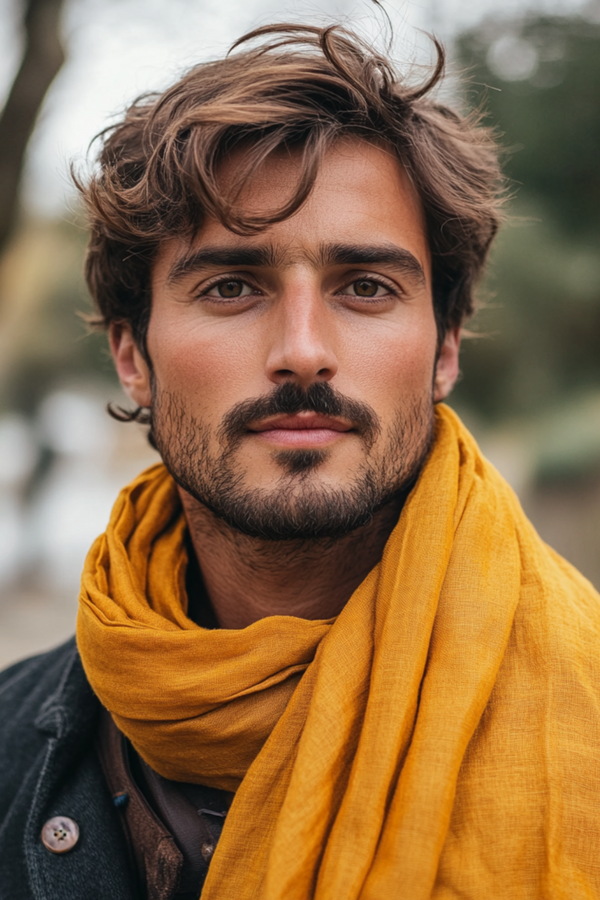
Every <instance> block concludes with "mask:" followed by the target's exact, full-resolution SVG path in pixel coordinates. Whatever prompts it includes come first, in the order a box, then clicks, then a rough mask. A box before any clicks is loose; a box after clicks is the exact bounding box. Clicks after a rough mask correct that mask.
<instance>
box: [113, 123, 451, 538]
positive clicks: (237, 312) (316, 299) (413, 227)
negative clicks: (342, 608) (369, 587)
mask: <svg viewBox="0 0 600 900" xmlns="http://www.w3.org/2000/svg"><path fill="white" fill-rule="evenodd" d="M235 162H236V159H235V157H234V158H232V159H231V160H230V161H229V162H228V164H227V165H226V166H225V167H224V169H223V172H222V176H223V178H224V179H225V180H227V178H228V177H230V175H231V174H232V173H233V172H234V171H235ZM297 174H298V158H297V156H295V155H293V154H292V155H283V154H281V155H279V156H277V157H276V158H275V159H274V160H273V161H272V162H271V161H270V162H269V163H268V165H267V166H265V168H264V170H263V171H261V172H260V173H259V174H258V175H257V176H256V177H255V178H254V179H253V180H252V182H251V184H249V185H247V187H246V188H245V191H244V194H243V195H242V202H243V204H244V205H245V206H246V207H247V208H248V209H249V210H251V211H252V212H258V211H265V210H271V209H273V208H278V207H279V206H280V205H281V204H282V203H283V202H284V201H285V200H286V199H288V197H289V195H290V192H291V188H292V187H293V185H294V184H295V180H296V177H297ZM430 268H431V266H430V255H429V249H428V244H427V239H426V234H425V226H424V219H423V213H422V209H421V205H420V202H419V199H418V196H417V194H416V191H415V190H414V188H413V187H412V185H411V183H410V181H409V179H408V177H407V175H406V173H405V172H404V170H403V169H402V167H401V166H400V164H399V163H398V161H397V160H396V159H395V158H394V157H393V156H392V155H391V154H390V153H389V152H387V151H386V150H384V149H380V148H378V147H375V146H373V145H371V144H368V143H366V142H363V141H360V140H358V139H356V140H346V141H344V142H341V143H339V144H338V145H337V146H336V147H335V148H333V149H332V150H330V151H329V152H328V154H327V155H326V157H325V159H324V162H323V165H322V167H321V169H320V172H319V175H318V178H317V182H316V184H315V188H314V190H313V192H312V194H311V196H310V198H309V200H308V201H307V202H306V203H305V204H304V206H303V207H302V208H301V209H300V210H299V211H298V212H297V213H296V214H295V215H294V216H293V217H291V218H289V219H287V220H286V221H284V222H281V223H279V224H275V225H272V226H270V227H269V228H268V229H266V230H265V231H263V232H261V233H260V234H257V235H255V236H252V237H242V236H239V235H235V234H232V233H231V232H230V231H228V230H227V229H226V228H224V227H223V226H222V225H221V224H220V223H218V222H216V221H215V220H209V221H207V222H206V223H205V224H204V225H203V227H202V228H201V229H200V230H199V232H198V233H197V234H196V236H195V237H194V239H193V241H192V242H190V241H187V240H183V239H172V240H170V241H168V242H166V243H165V244H164V245H163V247H162V248H161V252H160V253H159V255H158V258H157V260H156V263H155V266H154V269H153V279H152V311H151V317H150V323H149V328H148V337H147V347H148V354H149V357H150V359H151V361H152V368H153V372H152V376H150V373H149V371H148V368H147V367H146V366H145V364H144V361H143V359H142V357H141V355H140V354H139V352H138V351H137V350H136V348H135V347H134V346H133V345H132V343H131V340H130V335H129V333H128V331H127V329H125V330H123V329H114V330H113V334H112V345H113V351H114V353H115V358H116V361H117V367H118V369H119V374H120V375H121V378H122V381H123V383H124V385H125V387H126V389H127V390H128V392H129V394H130V396H131V397H132V399H133V400H134V401H135V402H136V403H138V404H139V405H142V406H148V405H152V408H153V433H154V437H155V440H156V442H157V445H158V448H159V450H160V452H161V455H162V456H163V459H164V461H165V463H166V464H167V466H168V468H169V469H170V471H171V473H172V474H173V475H174V477H175V479H176V480H177V482H178V483H179V485H180V486H181V487H182V488H183V489H184V490H186V491H187V492H188V493H189V494H191V495H192V496H193V497H195V498H196V499H197V500H198V501H200V502H201V503H203V504H205V505H206V506H208V507H209V508H211V509H212V510H213V512H215V513H216V514H217V515H219V516H220V517H222V518H223V519H225V521H227V522H228V523H229V524H230V525H232V526H234V527H235V528H237V529H239V530H241V531H243V532H245V533H247V534H250V535H253V536H257V537H264V538H271V539H285V538H293V537H301V538H310V537H337V536H340V535H341V534H344V533H346V532H348V531H350V530H352V529H354V528H356V527H358V526H359V525H361V524H363V523H364V522H366V521H368V519H369V517H370V516H371V515H372V513H373V512H374V511H375V510H376V509H378V508H380V507H381V506H382V505H383V504H384V503H386V502H387V501H389V500H391V499H392V498H393V497H394V496H396V495H397V494H398V493H399V492H401V491H402V489H403V488H404V487H406V485H407V484H408V483H410V481H411V479H413V478H414V477H415V476H416V474H417V472H418V470H419V468H420V466H421V465H422V462H423V460H424V457H425V455H426V453H427V450H428V448H429V445H430V441H431V435H432V422H433V402H434V400H439V399H442V398H443V397H444V396H446V394H447V393H448V392H449V390H450V389H451V387H452V385H453V383H454V380H455V378H456V374H457V371H458V362H457V359H458V333H457V331H456V330H455V331H453V332H451V333H449V334H448V335H447V337H446V339H445V341H444V345H443V347H442V349H441V352H440V354H439V357H438V355H437V353H436V350H437V332H436V323H435V319H434V314H433V305H432V295H431V274H430Z"/></svg>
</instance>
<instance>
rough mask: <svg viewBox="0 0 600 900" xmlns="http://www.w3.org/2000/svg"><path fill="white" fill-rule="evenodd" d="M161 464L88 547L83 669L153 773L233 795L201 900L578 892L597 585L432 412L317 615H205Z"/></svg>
mask: <svg viewBox="0 0 600 900" xmlns="http://www.w3.org/2000/svg"><path fill="white" fill-rule="evenodd" d="M184 534H185V522H184V519H183V514H182V511H181V507H180V505H179V502H178V497H177V492H176V489H175V485H174V483H173V481H172V479H171V478H170V476H169V475H168V473H167V472H166V470H165V469H164V467H163V466H162V465H158V466H154V467H152V468H150V469H148V470H147V471H146V472H144V473H142V475H140V476H139V478H137V479H136V480H135V481H134V482H133V483H132V484H131V485H130V486H129V487H127V488H126V489H125V490H124V491H122V492H121V494H120V495H119V498H118V499H117V502H116V503H115V506H114V509H113V512H112V515H111V519H110V524H109V526H108V528H107V530H106V532H105V534H103V535H101V536H100V537H99V538H98V539H97V541H96V542H95V543H94V545H93V547H92V549H91V550H90V553H89V555H88V558H87V560H86V564H85V568H84V572H83V578H82V589H81V598H80V610H79V618H78V626H77V639H78V645H79V650H80V653H81V657H82V660H83V664H84V667H85V671H86V673H87V675H88V678H89V680H90V683H91V685H92V687H93V689H94V691H95V692H96V694H97V695H98V697H99V698H100V700H101V701H102V703H103V704H104V705H105V706H106V707H107V708H108V709H109V710H110V712H111V713H112V715H113V718H114V720H115V722H116V724H117V725H118V727H119V728H120V729H121V731H122V732H124V734H126V735H127V736H128V737H129V739H130V740H131V741H132V743H133V745H134V747H135V748H136V749H137V750H138V752H139V753H140V754H141V756H142V757H143V758H144V759H145V760H146V761H147V762H148V763H149V764H150V765H151V766H152V767H153V768H154V769H155V770H156V771H158V772H160V774H162V775H164V776H165V777H167V778H172V779H176V780H181V781H188V782H190V781H191V782H198V783H202V784H205V785H211V786H215V787H221V788H226V789H229V790H236V791H237V793H236V796H235V799H234V802H233V805H232V807H231V810H230V812H229V814H228V817H227V820H226V823H225V827H224V830H223V834H222V837H221V839H220V842H219V844H218V847H217V850H216V853H215V856H214V858H213V860H212V862H211V866H210V869H209V874H208V878H207V881H206V883H205V887H204V890H203V892H202V898H203V900H251V898H252V900H387V898H389V900H421V898H423V900H424V898H428V897H435V898H457V897H461V898H472V900H483V898H486V900H490V898H496V897H497V898H508V897H518V898H542V897H544V898H549V897H551V898H554V897H556V898H559V897H560V898H565V900H566V898H569V900H572V898H576V897H582V898H583V897H585V898H591V897H600V853H599V849H598V848H599V846H600V844H599V835H600V827H599V825H598V821H599V819H600V687H599V686H600V649H599V648H600V642H599V641H598V638H599V637H600V598H599V597H598V595H597V594H596V592H595V591H594V589H593V588H592V587H591V585H590V584H589V583H588V582H587V581H586V580H585V579H584V578H583V577H582V576H580V575H578V573H576V572H575V570H573V569H572V568H571V567H570V566H569V565H568V564H567V563H565V562H564V561H563V560H562V559H560V557H558V556H557V555H556V554H554V553H553V551H551V550H550V549H549V548H547V547H546V546H545V545H544V544H543V543H542V541H541V540H540V538H539V537H538V536H537V534H536V533H535V532H534V530H533V528H532V527H531V525H530V524H529V523H528V521H527V519H526V518H525V516H524V514H523V513H522V511H521V509H520V507H519V504H518V502H517V500H516V498H515V496H514V495H513V493H512V491H511V490H510V488H509V487H508V486H507V485H506V483H505V482H504V481H503V480H502V478H501V477H500V476H499V475H498V473H497V472H496V471H495V470H494V469H493V467H492V466H491V465H490V464H489V463H488V462H486V460H485V459H484V458H483V457H482V455H481V453H480V452H479V450H478V447H477V445H476V444H475V442H474V441H473V439H472V437H471V436H470V435H469V433H468V432H467V431H466V430H465V428H464V427H463V426H462V425H461V423H460V421H459V420H458V418H457V417H456V416H455V414H454V413H452V412H451V411H450V410H449V409H448V408H446V407H438V408H437V411H436V438H435V443H434V446H433V449H432V452H431V454H430V456H429V459H428V461H427V463H426V465H425V467H424V469H423V471H422V473H421V476H420V478H419V481H418V483H417V485H416V486H415V488H414V489H413V491H412V493H411V495H410V496H409V498H408V500H407V502H406V505H405V507H404V509H403V512H402V514H401V516H400V519H399V522H398V524H397V526H396V528H395V529H394V531H393V533H392V534H391V536H390V538H389V540H388V542H387V545H386V547H385V551H384V553H383V557H382V559H381V561H380V563H379V564H378V565H377V566H376V567H375V569H373V571H372V572H371V573H370V574H369V576H368V577H367V578H366V579H365V581H364V582H363V583H362V584H361V585H360V587H359V588H358V589H357V590H356V591H355V593H354V594H353V595H352V597H351V598H350V600H349V601H348V603H347V605H346V606H345V608H344V609H343V611H342V612H341V613H340V615H339V616H338V617H337V619H335V620H334V621H333V620H327V621H308V620H303V619H298V618H294V617H291V616H290V617H287V616H273V617H270V618H265V619H262V620H260V621H258V622H256V623H255V624H253V625H251V626H249V627H248V628H245V629H242V630H213V631H210V630H206V629H203V628H201V627H199V626H198V625H196V624H194V623H193V622H192V621H190V620H189V619H188V618H187V616H186V604H187V598H186V594H185V586H184V575H185V568H186V564H187V557H186V551H185V542H184Z"/></svg>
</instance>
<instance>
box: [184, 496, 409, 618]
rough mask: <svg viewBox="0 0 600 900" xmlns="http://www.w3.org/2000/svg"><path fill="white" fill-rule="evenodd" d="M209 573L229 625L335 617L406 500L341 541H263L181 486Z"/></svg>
mask: <svg viewBox="0 0 600 900" xmlns="http://www.w3.org/2000/svg"><path fill="white" fill-rule="evenodd" d="M179 493H180V495H181V501H182V503H183V508H184V511H185V515H186V519H187V523H188V527H189V530H190V536H191V540H192V544H193V547H194V551H195V553H196V556H197V558H198V563H199V565H200V569H201V572H202V578H203V581H204V585H205V587H206V591H207V593H208V597H209V599H210V602H211V605H212V607H213V610H214V613H215V615H216V618H217V621H218V622H219V625H220V626H221V627H222V628H245V627H246V626H247V625H251V624H252V623H253V622H257V621H258V620H259V619H263V618H265V617H266V616H298V617H300V618H302V619H331V618H333V617H334V616H337V615H338V613H339V612H340V611H341V610H342V609H343V607H344V606H345V604H346V603H347V601H348V600H349V599H350V597H351V595H352V594H353V592H354V591H355V590H356V588H357V587H358V586H359V584H360V583H361V582H362V581H363V580H364V579H365V578H366V576H367V575H368V573H369V572H370V571H371V569H372V568H373V567H374V566H375V565H376V564H377V563H378V562H379V560H380V559H381V555H382V553H383V548H384V546H385V543H386V541H387V539H388V537H389V535H390V533H391V531H392V529H393V528H394V526H395V524H396V522H397V521H398V516H399V515H400V511H401V508H402V500H395V501H394V502H391V503H389V504H387V505H386V506H385V507H383V509H381V510H379V512H378V513H376V514H375V515H374V517H373V519H372V520H371V521H370V522H369V523H368V524H367V525H365V526H363V527H362V528H358V529H357V530H356V531H353V532H352V533H351V534H348V535H346V536H345V537H343V538H340V539H338V540H335V541H333V540H330V541H326V540H321V541H263V540H258V539H256V538H250V537H247V536H246V535H243V534H240V533H239V532H238V531H235V530H234V529H232V528H230V527H229V526H228V525H226V524H225V523H224V522H223V521H222V520H220V519H218V518H217V517H216V516H215V515H214V514H213V513H211V512H210V510H209V509H207V507H205V506H204V505H203V504H201V503H199V502H198V501H197V500H195V499H194V498H193V497H192V496H191V495H190V494H188V493H187V492H186V491H184V490H182V489H180V491H179Z"/></svg>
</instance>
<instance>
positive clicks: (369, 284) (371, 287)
mask: <svg viewBox="0 0 600 900" xmlns="http://www.w3.org/2000/svg"><path fill="white" fill-rule="evenodd" d="M353 287H354V293H355V294H356V296H357V297H374V296H375V295H376V293H377V291H378V289H379V288H380V285H379V284H377V282H376V281H367V279H366V278H365V279H364V280H362V281H355V282H354V284H353Z"/></svg>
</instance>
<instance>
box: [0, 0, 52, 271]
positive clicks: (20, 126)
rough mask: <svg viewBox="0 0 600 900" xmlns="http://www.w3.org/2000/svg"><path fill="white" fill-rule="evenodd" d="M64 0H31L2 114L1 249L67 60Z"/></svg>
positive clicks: (1, 249)
mask: <svg viewBox="0 0 600 900" xmlns="http://www.w3.org/2000/svg"><path fill="white" fill-rule="evenodd" d="M62 5H63V0H27V2H26V5H25V17H24V26H25V51H24V54H23V58H22V60H21V65H20V67H19V71H18V72H17V75H16V78H15V80H14V82H13V84H12V87H11V89H10V93H9V95H8V99H7V101H6V105H5V106H4V109H3V111H2V114H1V115H0V254H1V253H2V251H3V249H4V247H5V246H6V243H7V241H8V239H9V237H10V235H11V232H12V230H13V228H14V225H15V222H16V219H17V216H18V209H19V186H20V181H21V175H22V172H23V166H24V161H25V150H26V148H27V143H28V141H29V138H30V137H31V133H32V131H33V128H34V126H35V121H36V119H37V115H38V112H39V109H40V106H41V105H42V101H43V99H44V97H45V95H46V92H47V90H48V88H49V87H50V85H51V83H52V81H53V79H54V77H55V76H56V74H57V73H58V71H59V69H60V67H61V66H62V64H63V62H64V58H65V55H64V51H63V48H62V45H61V41H60V34H59V24H60V13H61V9H62Z"/></svg>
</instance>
